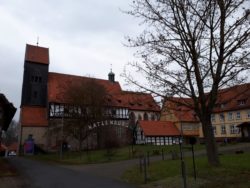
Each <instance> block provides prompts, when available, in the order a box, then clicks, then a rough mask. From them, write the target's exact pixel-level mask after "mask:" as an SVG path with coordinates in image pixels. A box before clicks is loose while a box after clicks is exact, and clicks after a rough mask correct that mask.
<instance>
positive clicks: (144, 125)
mask: <svg viewBox="0 0 250 188" xmlns="http://www.w3.org/2000/svg"><path fill="white" fill-rule="evenodd" d="M180 135H181V134H180V131H179V130H178V128H177V127H176V126H175V125H174V123H173V122H170V121H152V120H151V121H145V120H142V121H139V122H138V123H137V129H136V144H150V145H157V146H162V145H173V144H179V142H180Z"/></svg>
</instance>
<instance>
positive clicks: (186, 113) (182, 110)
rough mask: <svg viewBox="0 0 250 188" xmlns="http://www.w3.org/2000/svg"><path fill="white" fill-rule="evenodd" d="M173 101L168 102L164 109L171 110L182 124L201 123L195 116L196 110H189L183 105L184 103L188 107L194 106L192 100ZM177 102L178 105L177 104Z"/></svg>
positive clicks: (178, 99)
mask: <svg viewBox="0 0 250 188" xmlns="http://www.w3.org/2000/svg"><path fill="white" fill-rule="evenodd" d="M171 100H172V101H166V102H165V104H164V108H168V109H169V110H171V113H174V115H175V117H176V118H177V119H178V120H179V121H182V122H199V119H198V117H197V116H195V112H194V110H192V109H190V108H188V107H187V106H183V105H181V103H184V104H186V105H188V106H190V105H192V99H190V98H172V99H171ZM174 101H176V102H177V103H175V102H174Z"/></svg>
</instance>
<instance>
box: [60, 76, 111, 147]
mask: <svg viewBox="0 0 250 188" xmlns="http://www.w3.org/2000/svg"><path fill="white" fill-rule="evenodd" d="M66 84H67V86H66V87H65V88H66V89H65V93H64V98H65V99H66V101H67V103H68V105H66V106H65V109H64V117H65V120H64V129H63V131H64V133H63V134H64V135H65V136H69V137H71V138H74V139H76V140H77V141H78V143H79V151H81V150H82V147H83V142H84V141H85V139H86V138H87V137H88V136H89V135H90V133H91V132H92V130H94V127H96V126H98V124H100V123H102V122H103V121H105V120H106V119H107V118H108V116H107V114H106V106H107V105H106V103H107V92H106V90H105V88H104V87H103V86H102V85H100V84H99V83H98V82H97V80H96V79H92V78H87V79H83V80H82V81H80V82H78V83H66Z"/></svg>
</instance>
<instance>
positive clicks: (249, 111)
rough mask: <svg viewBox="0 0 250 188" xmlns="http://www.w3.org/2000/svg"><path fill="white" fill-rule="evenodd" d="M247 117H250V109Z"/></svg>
mask: <svg viewBox="0 0 250 188" xmlns="http://www.w3.org/2000/svg"><path fill="white" fill-rule="evenodd" d="M247 118H250V110H248V111H247Z"/></svg>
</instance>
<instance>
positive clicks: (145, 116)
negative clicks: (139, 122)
mask: <svg viewBox="0 0 250 188" xmlns="http://www.w3.org/2000/svg"><path fill="white" fill-rule="evenodd" d="M143 119H144V120H145V121H147V120H148V114H147V113H146V112H145V113H144V115H143Z"/></svg>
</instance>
